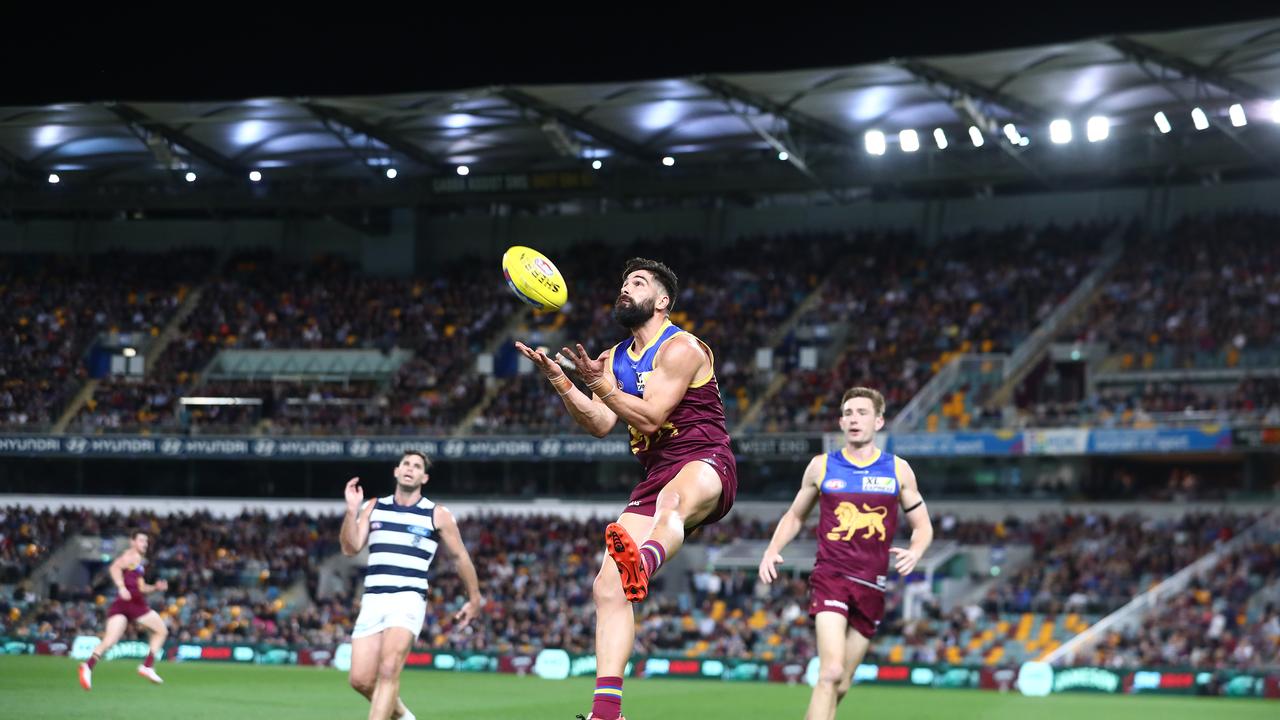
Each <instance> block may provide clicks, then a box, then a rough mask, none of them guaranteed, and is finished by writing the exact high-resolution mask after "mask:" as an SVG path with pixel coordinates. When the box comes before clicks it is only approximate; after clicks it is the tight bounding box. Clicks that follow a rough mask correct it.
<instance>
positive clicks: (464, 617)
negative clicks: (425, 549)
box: [434, 505, 484, 628]
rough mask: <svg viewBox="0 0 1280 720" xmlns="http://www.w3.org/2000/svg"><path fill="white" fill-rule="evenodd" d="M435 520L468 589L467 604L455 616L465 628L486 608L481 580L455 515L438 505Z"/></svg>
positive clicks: (442, 539)
mask: <svg viewBox="0 0 1280 720" xmlns="http://www.w3.org/2000/svg"><path fill="white" fill-rule="evenodd" d="M434 518H435V523H436V530H438V531H440V540H441V541H442V542H443V543H444V547H445V549H446V550H448V551H449V555H450V556H451V557H452V558H453V564H454V566H456V567H457V568H458V577H460V578H462V584H463V585H464V586H466V588H467V602H466V603H465V604H464V605H463V606H462V609H461V610H459V611H458V612H457V614H455V615H454V616H453V617H454V619H455V620H457V621H458V623H459V624H458V627H460V628H463V627H466V626H467V624H468V623H470V622H471V620H472V618H474V617H475V616H476V615H477V614H478V613H479V612H480V610H481V609H482V608H483V607H484V597H482V596H481V595H480V578H479V576H477V575H476V566H475V564H474V563H472V562H471V554H470V553H468V552H467V546H466V545H464V544H463V543H462V533H461V532H459V531H458V522H457V520H455V519H454V517H453V513H451V512H449V509H448V508H446V507H445V506H443V505H437V506H436V511H435V515H434Z"/></svg>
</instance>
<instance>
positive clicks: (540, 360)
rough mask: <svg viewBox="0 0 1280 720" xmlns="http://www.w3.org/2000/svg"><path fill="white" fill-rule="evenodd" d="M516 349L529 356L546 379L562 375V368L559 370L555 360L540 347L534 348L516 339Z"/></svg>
mask: <svg viewBox="0 0 1280 720" xmlns="http://www.w3.org/2000/svg"><path fill="white" fill-rule="evenodd" d="M516 349H517V350H519V351H520V354H521V355H524V356H525V357H527V358H529V362H531V363H533V366H534V367H536V368H538V370H540V371H541V372H542V374H543V375H545V376H547V379H548V380H556V379H559V378H561V377H564V370H561V369H560V366H559V365H557V364H556V361H555V360H552V359H551V358H550V357H548V356H547V353H546V352H545V351H544V350H542V349H541V348H539V349H537V350H534V349H533V348H531V347H529V346H528V345H525V344H524V343H522V342H520V341H519V340H517V341H516Z"/></svg>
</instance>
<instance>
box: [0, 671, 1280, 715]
mask: <svg viewBox="0 0 1280 720" xmlns="http://www.w3.org/2000/svg"><path fill="white" fill-rule="evenodd" d="M136 666H137V663H136V662H130V661H126V660H116V661H113V662H109V663H103V664H99V665H98V669H97V671H95V672H94V689H93V692H91V693H86V692H84V691H82V690H81V689H80V686H79V685H78V684H77V683H76V662H75V661H73V660H70V659H67V658H50V657H29V656H26V657H14V656H0V717H3V718H14V719H15V720H42V719H44V718H59V719H61V718H89V719H91V720H144V719H149V718H174V719H176V720H206V719H207V720H215V719H216V720H231V719H235V720H238V719H239V718H263V720H268V719H269V720H319V719H321V718H363V717H365V716H366V715H367V713H368V704H367V703H365V702H364V699H363V698H361V697H359V696H358V695H356V694H355V692H353V691H352V690H350V689H349V688H348V687H347V682H346V676H345V675H344V674H343V673H340V672H338V671H336V670H332V669H321V668H304V667H271V666H246V665H220V664H213V663H201V664H174V663H161V664H160V665H159V666H158V668H157V669H158V670H159V672H160V674H161V675H162V676H163V677H164V678H165V684H164V685H159V686H156V685H151V684H150V683H148V682H146V681H145V680H143V679H142V678H140V677H138V676H137V675H136V674H134V668H135V667H136ZM401 687H402V691H401V692H402V696H403V697H404V699H405V702H406V703H408V705H409V707H410V708H411V709H413V710H414V712H415V713H417V715H418V717H419V718H421V719H422V720H462V719H463V718H467V719H468V720H489V719H494V720H498V719H501V720H516V719H519V720H540V719H542V718H546V719H547V720H571V719H572V718H573V716H574V715H575V714H576V713H584V714H585V713H586V712H587V710H588V709H589V705H588V702H589V698H590V693H591V689H592V684H591V681H590V680H589V679H583V678H577V679H573V680H565V681H559V682H557V681H550V680H539V679H537V678H519V677H513V676H509V675H468V674H460V673H443V672H432V671H422V670H408V671H406V672H405V674H404V682H403V684H402V686H401ZM808 699H809V689H808V688H807V687H804V686H800V687H787V686H785V685H778V684H772V683H723V682H713V681H703V680H628V681H627V684H626V702H625V704H624V706H623V708H624V711H625V712H626V715H627V717H628V718H629V719H630V720H655V719H657V720H683V719H684V718H690V719H703V718H706V719H715V718H724V719H726V720H729V719H733V720H738V719H740V718H769V719H772V718H797V719H798V718H801V717H803V715H804V708H805V705H806V704H807V703H808ZM1278 716H1280V703H1277V702H1275V701H1268V700H1249V699H1221V698H1195V697H1169V696H1164V697H1159V696H1141V697H1124V696H1106V695H1056V696H1052V697H1049V698H1024V697H1021V696H1018V695H1014V694H999V693H994V692H985V691H981V690H930V689H920V688H916V689H912V688H900V687H859V688H855V689H854V691H853V694H851V695H850V696H849V698H848V699H847V700H846V701H845V704H844V705H843V706H841V708H840V712H839V714H838V715H837V717H840V718H860V719H864V720H914V719H916V718H919V719H921V720H924V719H926V718H927V719H929V720H933V719H934V718H942V719H946V720H952V719H961V718H981V719H982V720H1004V719H1006V718H1007V719H1009V720H1015V719H1016V720H1068V719H1072V720H1074V719H1075V718H1086V719H1087V720H1108V719H1109V718H1116V719H1117V720H1132V719H1133V718H1159V720H1181V719H1182V718H1186V719H1187V720H1193V719H1194V720H1204V718H1215V719H1216V718H1276V717H1278Z"/></svg>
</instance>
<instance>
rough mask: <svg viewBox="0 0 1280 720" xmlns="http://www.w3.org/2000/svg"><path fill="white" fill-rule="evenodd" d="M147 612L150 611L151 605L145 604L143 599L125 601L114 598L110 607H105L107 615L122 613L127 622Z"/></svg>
mask: <svg viewBox="0 0 1280 720" xmlns="http://www.w3.org/2000/svg"><path fill="white" fill-rule="evenodd" d="M149 612H151V607H150V606H149V605H147V603H146V601H145V600H143V601H138V600H128V601H126V600H121V599H120V598H116V601H115V602H113V603H111V607H109V608H107V617H111V616H112V615H123V616H125V618H126V619H127V620H128V621H129V622H133V621H134V620H137V619H138V618H140V617H142V616H143V615H146V614H147V613H149Z"/></svg>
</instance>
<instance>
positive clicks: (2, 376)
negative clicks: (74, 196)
mask: <svg viewBox="0 0 1280 720" xmlns="http://www.w3.org/2000/svg"><path fill="white" fill-rule="evenodd" d="M211 258H212V254H211V253H209V252H205V251H175V252H170V253H156V254H137V253H123V252H111V253H104V254H101V255H91V256H76V257H69V256H64V255H39V254H38V255H5V256H3V257H0V327H3V328H4V331H3V333H2V334H0V427H4V428H8V429H10V430H25V431H43V430H47V429H48V426H49V425H51V424H52V423H53V422H54V421H56V420H57V419H58V412H59V411H60V410H61V409H62V408H63V406H64V405H65V404H66V403H67V401H68V400H70V398H71V396H72V395H73V394H74V393H75V392H76V390H77V389H78V388H79V387H80V385H81V384H82V383H83V381H84V380H85V378H87V377H88V372H89V371H88V368H87V366H86V353H87V352H88V350H89V349H90V348H91V346H92V345H93V344H94V342H95V341H96V340H97V339H98V338H99V336H101V335H104V334H109V333H121V334H134V335H136V336H139V337H138V338H137V339H136V340H135V341H134V342H135V343H137V341H138V340H141V339H145V338H151V337H154V336H156V335H158V334H159V333H160V331H161V330H162V329H163V328H164V326H165V324H166V323H168V321H169V319H170V318H171V317H172V316H173V314H174V312H175V311H176V310H177V308H178V306H179V305H180V304H181V303H182V300H183V298H185V297H186V295H187V293H188V292H189V291H190V289H191V287H192V284H193V283H195V282H196V281H197V280H198V279H199V278H200V277H201V275H202V273H203V270H204V268H206V267H207V266H208V265H209V263H210V261H211ZM138 344H141V343H138Z"/></svg>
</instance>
